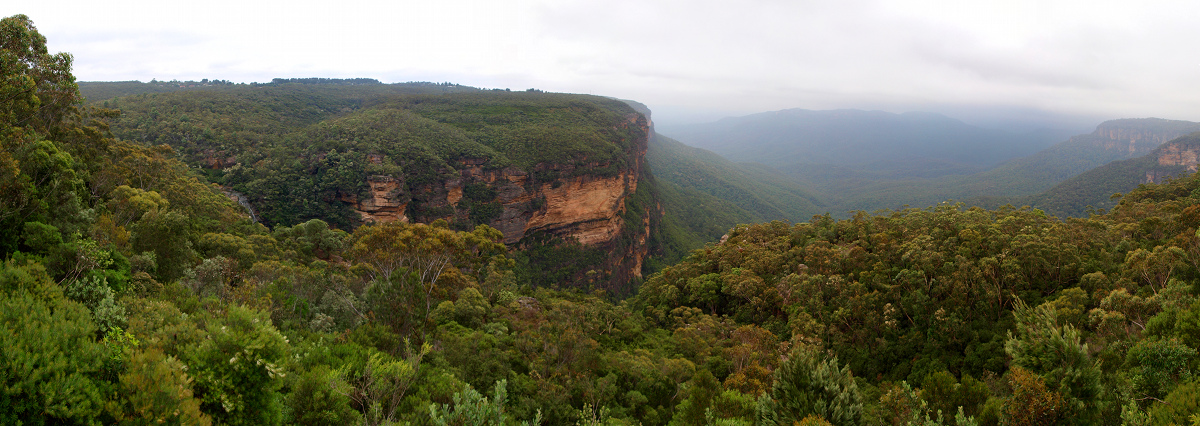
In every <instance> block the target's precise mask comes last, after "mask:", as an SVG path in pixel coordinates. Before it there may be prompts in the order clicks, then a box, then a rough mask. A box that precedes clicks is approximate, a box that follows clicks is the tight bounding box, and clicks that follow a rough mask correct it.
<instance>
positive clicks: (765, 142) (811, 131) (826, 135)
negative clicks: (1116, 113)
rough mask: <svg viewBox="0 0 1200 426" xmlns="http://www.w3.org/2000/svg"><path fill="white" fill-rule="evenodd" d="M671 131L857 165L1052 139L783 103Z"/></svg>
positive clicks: (977, 160)
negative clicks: (778, 107)
mask: <svg viewBox="0 0 1200 426" xmlns="http://www.w3.org/2000/svg"><path fill="white" fill-rule="evenodd" d="M670 135H671V136H673V137H675V138H677V139H679V140H682V141H684V142H686V143H688V144H690V145H692V146H696V147H700V148H704V149H708V150H711V151H714V152H716V153H718V154H721V155H723V156H725V157H727V158H729V159H730V160H733V161H738V162H757V163H762V164H766V165H769V166H777V167H778V166H788V165H801V164H828V165H864V164H870V163H875V162H879V161H895V160H897V159H916V158H926V159H937V160H940V161H942V162H945V163H962V164H969V165H975V166H989V165H994V164H997V163H999V162H1001V161H1003V160H1005V159H1008V158H1013V157H1018V156H1022V155H1028V154H1032V153H1034V152H1037V151H1038V150H1039V149H1042V148H1044V147H1046V146H1049V145H1050V144H1051V143H1053V139H1050V138H1048V137H1045V136H1041V135H1039V134H1014V133H1009V132H1004V131H1000V130H992V129H984V128H980V127H975V126H971V125H969V124H966V123H964V122H962V121H958V120H955V119H952V118H949V117H946V116H944V115H941V114H936V113H927V112H908V113H903V114H894V113H889V112H884V111H863V110H854V109H843V110H826V111H814V110H805V109H786V110H781V111H773V112H765V113H760V114H753V115H748V116H744V117H734V118H726V119H723V120H720V121H717V122H713V123H708V124H702V125H694V126H689V127H682V128H679V129H674V130H672V133H671V134H670Z"/></svg>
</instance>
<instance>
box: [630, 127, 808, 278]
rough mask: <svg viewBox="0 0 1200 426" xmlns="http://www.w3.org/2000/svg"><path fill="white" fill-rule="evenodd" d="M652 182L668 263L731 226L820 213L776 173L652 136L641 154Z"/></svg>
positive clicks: (802, 218)
mask: <svg viewBox="0 0 1200 426" xmlns="http://www.w3.org/2000/svg"><path fill="white" fill-rule="evenodd" d="M646 160H647V163H648V164H649V165H650V168H651V170H653V171H654V176H655V179H656V180H657V182H658V192H659V199H660V200H661V201H662V206H663V211H664V214H663V228H664V229H663V232H664V233H667V234H668V235H670V237H669V238H666V239H665V241H668V242H671V243H672V244H673V245H672V246H670V247H668V253H666V254H667V256H666V257H665V260H666V261H667V262H673V261H676V260H678V259H680V258H681V257H682V255H683V254H686V253H687V252H688V251H690V250H693V249H697V248H700V247H702V246H704V244H705V243H708V242H712V241H716V240H717V239H719V238H720V237H721V236H722V235H724V234H725V233H726V232H728V230H729V229H730V228H731V227H733V226H734V225H738V224H744V223H758V222H769V221H772V220H787V221H792V222H801V221H805V220H808V219H809V218H810V217H811V216H813V215H816V214H823V213H826V211H827V209H826V207H825V206H824V202H823V201H822V200H821V199H820V198H819V197H817V196H816V195H814V194H812V193H811V192H809V191H808V190H806V189H805V188H802V187H801V186H800V185H798V184H796V183H795V182H793V181H792V180H790V179H788V178H787V177H786V176H783V175H782V174H780V173H779V172H777V171H775V170H773V169H771V168H768V167H763V166H755V165H753V164H737V163H733V162H731V161H729V160H726V159H725V158H723V157H721V156H719V155H717V154H715V153H713V152H711V151H707V150H704V149H700V148H693V147H690V146H687V145H684V144H682V143H680V142H678V141H676V140H674V139H671V138H668V137H666V136H662V135H658V134H655V135H654V137H652V138H651V140H650V149H649V151H648V152H647V154H646Z"/></svg>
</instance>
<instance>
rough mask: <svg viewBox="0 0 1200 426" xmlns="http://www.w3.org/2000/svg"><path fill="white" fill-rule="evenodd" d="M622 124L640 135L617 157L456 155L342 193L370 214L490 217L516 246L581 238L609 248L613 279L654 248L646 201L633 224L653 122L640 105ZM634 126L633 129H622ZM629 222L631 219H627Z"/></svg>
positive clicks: (627, 275)
mask: <svg viewBox="0 0 1200 426" xmlns="http://www.w3.org/2000/svg"><path fill="white" fill-rule="evenodd" d="M619 126H627V127H632V128H633V130H635V131H634V132H628V133H626V134H635V135H637V136H636V137H635V138H634V140H625V141H622V145H623V146H625V147H627V148H626V152H625V155H623V156H622V157H621V158H620V160H619V161H618V162H615V163H597V162H577V163H575V164H546V163H542V164H538V165H536V166H534V167H533V168H532V170H529V171H526V170H522V169H519V168H515V167H506V168H498V169H497V168H489V167H488V164H487V160H486V159H479V158H463V159H459V160H457V162H456V164H455V165H454V167H455V170H454V171H452V172H449V173H444V175H446V176H450V177H448V178H445V179H443V180H441V181H438V182H433V183H425V184H421V185H417V186H415V187H409V188H407V189H406V185H405V182H403V181H402V180H401V179H398V178H395V177H390V176H372V177H371V178H370V179H369V180H368V181H367V185H368V187H369V189H368V190H367V191H366V193H365V195H364V196H361V197H359V196H355V195H342V197H341V200H342V201H343V202H346V203H348V204H350V205H351V207H352V208H353V209H354V210H356V211H357V212H358V213H359V215H360V216H361V218H362V220H363V221H364V222H371V221H375V222H389V221H395V220H399V221H410V220H412V221H417V222H431V221H433V220H436V219H447V220H450V221H452V222H457V223H470V222H475V223H487V224H488V225H490V226H492V227H494V228H496V229H498V230H500V231H501V232H503V233H504V242H505V243H506V244H508V245H510V246H513V247H521V246H523V245H525V244H526V243H528V241H529V237H531V236H534V235H549V236H553V237H557V238H560V239H562V240H564V241H569V242H578V243H579V244H581V245H582V246H584V247H586V248H589V249H599V250H603V251H605V252H606V253H607V260H606V261H605V264H604V265H597V267H598V268H600V269H606V271H599V272H604V273H605V276H606V277H609V280H608V281H611V282H612V283H617V282H628V281H630V279H631V278H632V277H639V276H641V269H642V265H643V262H644V259H645V257H646V256H647V255H648V253H649V249H648V239H649V235H650V226H651V225H650V224H651V216H652V215H654V214H659V215H661V212H659V211H657V210H653V209H650V208H643V209H642V210H644V211H639V212H637V214H635V215H633V216H634V217H638V218H640V221H641V223H637V224H627V223H625V222H626V219H625V217H626V216H627V213H628V212H627V209H628V208H629V206H628V200H629V198H630V197H631V196H633V194H634V193H635V192H636V191H637V189H638V184H639V182H640V181H641V180H643V179H646V177H647V176H648V173H647V171H646V170H645V155H646V149H647V143H648V141H649V137H650V132H651V127H650V122H649V120H648V119H647V118H646V117H645V115H643V114H641V113H636V114H630V115H628V116H626V117H625V120H624V121H623V122H622V123H620V124H619ZM620 130H628V129H620ZM627 225H629V226H627Z"/></svg>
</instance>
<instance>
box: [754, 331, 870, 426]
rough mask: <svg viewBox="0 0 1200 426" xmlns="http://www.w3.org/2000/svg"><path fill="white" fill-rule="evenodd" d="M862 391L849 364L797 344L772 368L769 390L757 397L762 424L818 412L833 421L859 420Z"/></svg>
mask: <svg viewBox="0 0 1200 426" xmlns="http://www.w3.org/2000/svg"><path fill="white" fill-rule="evenodd" d="M862 410H863V406H862V395H861V394H860V393H859V391H858V385H857V384H855V383H854V376H853V375H851V374H850V368H849V367H846V366H843V367H841V368H839V367H838V362H837V358H836V357H835V358H824V357H822V356H821V354H820V351H819V350H817V349H815V348H810V347H805V346H799V347H797V349H794V350H793V351H792V352H791V353H789V354H788V359H787V360H786V361H783V362H781V363H780V365H779V370H777V371H776V372H775V383H774V385H772V387H771V392H770V394H769V396H768V394H765V393H764V394H763V396H762V397H761V398H760V399H759V414H758V416H759V417H758V421H759V423H761V424H788V423H791V422H799V421H801V420H804V419H805V418H807V417H809V416H817V417H820V418H822V419H825V420H826V421H828V422H830V423H832V424H835V425H858V424H861V422H862Z"/></svg>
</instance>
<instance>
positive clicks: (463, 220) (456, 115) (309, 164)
mask: <svg viewBox="0 0 1200 426" xmlns="http://www.w3.org/2000/svg"><path fill="white" fill-rule="evenodd" d="M450 89H453V90H450ZM268 95H269V96H268ZM281 99H298V100H303V102H301V103H291V104H289V103H281V101H280V100H281ZM116 101H117V100H114V102H116ZM119 101H120V104H121V107H122V110H123V111H124V113H123V114H122V116H121V117H120V119H119V120H118V121H117V122H116V123H115V124H114V126H113V132H114V134H115V135H117V136H119V137H122V138H126V139H129V140H136V141H141V142H143V143H147V144H158V145H161V144H166V145H170V146H171V147H172V148H173V149H175V150H177V152H178V153H179V154H180V157H181V158H185V159H187V160H188V161H190V162H191V163H192V166H193V167H197V168H198V169H199V170H200V171H201V173H203V174H204V175H205V176H206V177H207V178H209V179H211V180H213V181H214V182H217V183H219V184H221V185H223V186H226V187H228V188H230V189H231V190H234V191H237V192H238V193H241V194H244V195H245V197H244V198H245V201H246V203H247V204H248V205H252V206H253V208H254V209H255V210H256V211H257V213H258V215H259V217H260V219H261V222H262V223H263V224H265V225H266V226H278V225H284V226H291V225H292V224H296V223H300V222H304V221H308V220H311V219H320V220H323V221H325V222H327V223H328V224H329V225H330V226H332V227H336V228H342V229H350V228H354V227H356V226H360V225H362V224H366V223H372V222H394V221H401V222H423V223H430V222H435V221H439V220H442V221H444V222H445V223H446V226H449V227H451V228H454V229H459V230H465V229H472V228H474V227H476V226H478V225H489V226H492V227H495V228H497V229H499V230H500V231H501V232H502V233H503V235H504V242H505V243H507V244H508V245H509V246H510V247H512V248H513V249H514V252H513V253H512V254H513V256H514V257H516V258H521V259H519V260H523V259H529V260H528V265H527V267H526V268H525V269H527V270H528V269H534V268H535V267H534V266H530V265H535V264H536V268H542V269H546V268H559V269H561V270H562V273H561V274H557V275H555V274H542V275H543V276H552V277H553V278H545V280H546V284H547V285H560V284H563V285H572V284H575V285H581V284H587V285H600V286H609V287H620V286H623V285H624V283H628V282H630V280H631V279H632V277H635V276H637V275H638V274H639V273H640V267H641V265H642V262H643V258H644V257H645V253H647V252H648V250H647V249H646V248H645V246H646V245H647V244H650V243H648V242H647V241H649V239H648V235H650V231H648V230H647V227H646V226H644V225H645V223H648V222H646V218H647V217H648V216H652V215H654V214H656V213H655V211H654V210H652V209H650V208H649V206H650V205H652V204H653V200H652V198H653V195H652V194H651V193H652V192H653V191H652V188H653V185H649V186H648V185H647V184H646V183H647V179H649V176H650V174H649V173H648V171H647V170H646V167H645V154H646V150H647V143H648V139H649V135H650V132H651V129H650V122H649V120H648V118H647V117H648V113H649V111H648V110H647V111H642V112H639V111H638V110H637V109H636V108H634V107H631V106H630V104H628V103H626V102H623V101H620V100H616V99H611V98H604V97H599V96H591V95H576V94H566V93H543V92H539V91H529V92H507V91H496V90H479V89H471V88H465V87H454V88H447V87H441V86H438V87H434V86H427V85H407V84H398V85H378V86H371V87H364V88H361V90H355V91H344V90H342V88H334V87H326V86H320V85H295V84H277V85H271V86H269V87H265V88H262V87H229V88H216V89H213V90H211V91H205V92H177V93H164V94H156V95H147V96H132V97H126V98H121V99H119ZM652 222H654V220H653V219H652V220H651V221H650V223H652ZM651 227H652V226H651ZM535 278H536V279H542V278H541V276H539V277H533V278H531V279H535Z"/></svg>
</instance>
